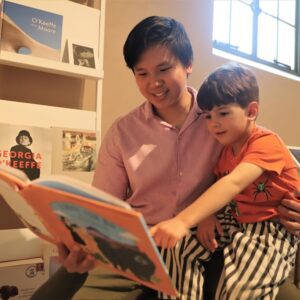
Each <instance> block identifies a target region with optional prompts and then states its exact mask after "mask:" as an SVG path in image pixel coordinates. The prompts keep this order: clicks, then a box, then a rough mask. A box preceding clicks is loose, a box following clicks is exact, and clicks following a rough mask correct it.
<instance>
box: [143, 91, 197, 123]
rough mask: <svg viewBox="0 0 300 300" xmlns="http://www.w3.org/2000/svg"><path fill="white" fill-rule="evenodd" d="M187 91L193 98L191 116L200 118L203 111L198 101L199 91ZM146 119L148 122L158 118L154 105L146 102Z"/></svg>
mask: <svg viewBox="0 0 300 300" xmlns="http://www.w3.org/2000/svg"><path fill="white" fill-rule="evenodd" d="M187 89H188V91H189V92H190V93H191V94H192V96H193V105H192V108H191V111H190V113H189V114H190V115H193V116H195V117H196V116H199V115H201V114H202V110H201V109H200V107H199V106H198V104H197V101H196V96H197V91H196V90H195V89H194V88H192V87H187ZM145 117H146V120H149V119H151V118H157V116H156V115H155V113H154V109H153V105H152V104H151V103H150V102H149V101H146V102H145Z"/></svg>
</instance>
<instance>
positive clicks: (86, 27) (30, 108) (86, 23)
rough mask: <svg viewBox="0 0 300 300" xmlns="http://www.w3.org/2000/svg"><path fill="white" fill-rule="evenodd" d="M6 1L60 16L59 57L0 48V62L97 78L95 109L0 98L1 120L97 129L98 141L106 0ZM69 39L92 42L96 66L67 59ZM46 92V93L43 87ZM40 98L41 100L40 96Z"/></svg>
mask: <svg viewBox="0 0 300 300" xmlns="http://www.w3.org/2000/svg"><path fill="white" fill-rule="evenodd" d="M5 1H6V0H2V2H5ZM9 1H10V2H15V3H18V4H21V5H26V6H31V7H33V8H37V9H41V10H45V11H49V12H53V13H56V14H59V15H62V16H63V29H62V42H61V58H60V61H55V60H50V59H44V58H40V57H36V56H31V55H22V54H18V53H13V52H8V51H4V50H2V51H1V50H0V65H7V66H12V67H17V68H22V69H27V70H34V71H41V72H45V73H50V74H57V75H63V76H67V77H76V78H80V79H82V80H85V79H92V80H95V81H96V82H97V91H96V99H95V102H96V110H95V111H85V110H82V109H70V108H63V107H62V108H60V107H54V106H51V104H50V105H49V104H48V103H47V105H40V104H32V103H28V102H31V101H30V99H29V100H28V99H26V101H25V102H26V103H23V102H22V101H21V102H20V101H19V102H16V101H11V100H13V99H0V110H1V115H2V117H1V122H2V123H4V122H5V123H10V124H19V125H21V124H23V125H32V126H42V127H47V126H57V127H67V128H81V129H88V130H96V131H97V137H98V140H99V141H100V132H101V106H102V80H103V47H104V22H105V20H104V17H105V1H106V0H101V4H100V10H99V9H97V8H92V7H88V6H85V5H81V4H78V3H74V2H72V1H68V0H9ZM0 3H1V0H0ZM68 41H73V42H78V43H82V44H83V45H90V46H92V47H93V49H94V51H95V56H96V58H97V59H98V62H97V64H96V68H95V69H94V68H87V67H82V66H77V65H73V64H71V63H68V61H66V57H65V53H67V52H68V51H67V42H68ZM36 84H37V85H38V84H39V83H38V82H36ZM31 88H33V90H32V93H34V87H31ZM62 92H63V91H62ZM45 93H47V91H46V90H45ZM40 102H41V103H42V104H43V99H41V101H40ZM98 144H99V143H98ZM98 147H99V145H98Z"/></svg>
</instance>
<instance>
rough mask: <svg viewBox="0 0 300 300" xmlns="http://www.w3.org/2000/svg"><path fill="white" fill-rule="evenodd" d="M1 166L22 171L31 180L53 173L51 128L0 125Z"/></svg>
mask: <svg viewBox="0 0 300 300" xmlns="http://www.w3.org/2000/svg"><path fill="white" fill-rule="evenodd" d="M0 132H1V136H0V166H7V165H9V166H11V167H13V168H16V169H19V170H22V171H23V172H25V173H26V174H27V176H28V177H29V178H30V179H36V178H39V177H40V176H43V175H46V174H50V173H51V163H52V162H51V160H52V157H51V156H52V140H51V139H52V135H51V131H50V128H45V127H37V126H25V125H24V126H23V125H13V124H5V123H0Z"/></svg>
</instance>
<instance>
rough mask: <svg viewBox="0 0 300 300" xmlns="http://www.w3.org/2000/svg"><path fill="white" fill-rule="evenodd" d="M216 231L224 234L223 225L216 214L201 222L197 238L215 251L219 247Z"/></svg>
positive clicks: (207, 247)
mask: <svg viewBox="0 0 300 300" xmlns="http://www.w3.org/2000/svg"><path fill="white" fill-rule="evenodd" d="M216 231H217V232H218V234H219V235H221V236H222V235H223V229H222V226H221V224H220V223H219V221H218V220H217V218H216V217H215V216H214V215H212V216H209V217H208V218H206V219H205V220H203V221H202V222H200V223H199V225H198V228H197V238H198V239H199V241H200V242H201V244H202V246H203V247H205V248H206V249H207V250H209V251H211V252H214V251H215V250H216V249H217V248H218V243H217V240H216V238H215V232H216Z"/></svg>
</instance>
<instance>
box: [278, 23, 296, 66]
mask: <svg viewBox="0 0 300 300" xmlns="http://www.w3.org/2000/svg"><path fill="white" fill-rule="evenodd" d="M278 29H279V32H278V33H279V34H278V61H279V62H281V63H284V64H286V65H289V66H290V67H291V69H292V70H293V69H294V64H295V58H294V51H295V50H294V49H295V29H294V27H292V26H289V25H287V24H285V23H283V22H279V27H278Z"/></svg>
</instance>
